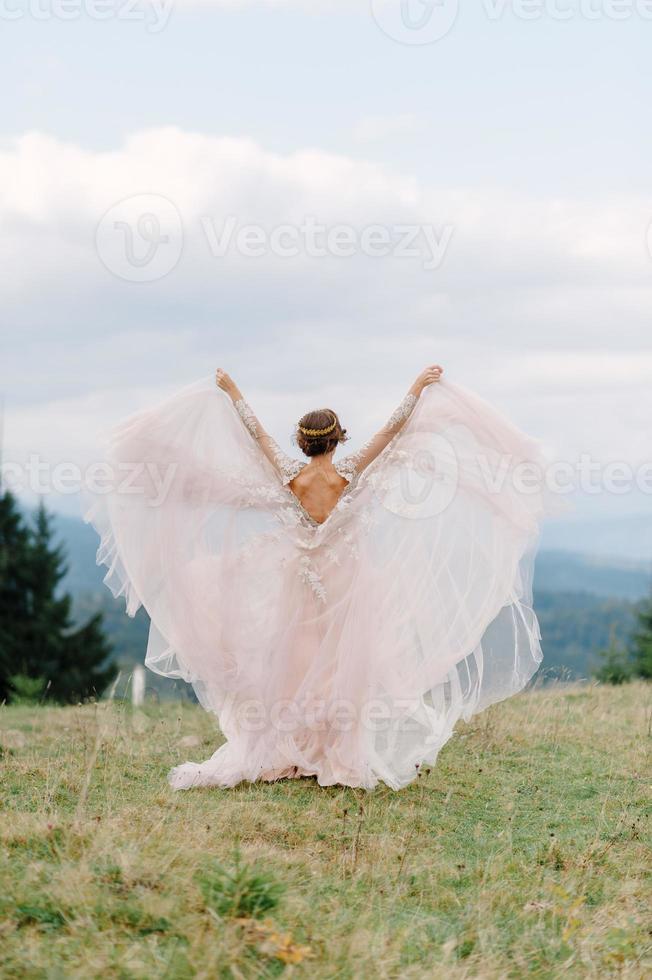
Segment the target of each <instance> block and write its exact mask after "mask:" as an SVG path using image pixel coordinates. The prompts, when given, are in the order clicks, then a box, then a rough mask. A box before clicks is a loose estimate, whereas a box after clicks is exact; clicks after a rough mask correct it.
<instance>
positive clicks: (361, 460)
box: [338, 364, 444, 479]
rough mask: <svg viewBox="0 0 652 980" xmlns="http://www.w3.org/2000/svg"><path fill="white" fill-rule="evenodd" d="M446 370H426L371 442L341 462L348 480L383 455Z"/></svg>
mask: <svg viewBox="0 0 652 980" xmlns="http://www.w3.org/2000/svg"><path fill="white" fill-rule="evenodd" d="M443 371H444V369H443V368H442V367H441V366H440V365H439V364H433V365H431V366H430V367H427V368H425V369H424V370H423V371H422V372H421V374H420V375H419V377H418V378H417V379H416V381H415V382H414V384H413V385H412V387H411V388H410V390H409V391H408V393H407V395H406V396H405V398H404V399H403V401H402V402H401V404H400V405H399V406H398V408H396V409H395V410H394V411H393V412H392V414H391V415H390V417H389V418H388V420H387V422H386V423H385V425H384V426H383V427H382V429H379V430H378V432H377V433H376V434H375V435H374V436H372V437H371V439H370V440H369V442H366V443H365V444H364V446H363V447H362V449H359V450H358V452H357V453H351V455H350V456H346V457H345V458H344V459H343V460H341V462H340V464H339V466H338V469H339V470H340V471H341V472H342V473H343V475H345V476H346V478H347V479H353V477H354V476H358V475H359V474H360V473H362V471H363V470H364V469H365V468H366V467H367V466H369V464H370V463H373V461H374V460H375V459H376V457H377V456H379V455H380V453H382V451H383V449H385V447H386V446H388V445H389V444H390V442H391V441H392V439H393V438H394V436H395V435H397V434H398V433H399V432H400V431H401V429H402V428H403V426H404V425H405V423H406V422H407V420H408V419H409V417H410V415H411V414H412V412H413V411H414V407H415V405H416V403H417V401H418V400H419V398H420V396H421V392H422V391H423V389H424V388H427V387H428V385H431V384H435V382H437V381H439V379H440V378H441V376H442V374H443Z"/></svg>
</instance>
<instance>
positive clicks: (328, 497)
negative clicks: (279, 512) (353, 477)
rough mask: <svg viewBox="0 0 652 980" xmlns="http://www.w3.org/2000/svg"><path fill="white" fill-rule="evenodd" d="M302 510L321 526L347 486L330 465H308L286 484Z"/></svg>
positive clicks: (346, 481) (346, 482)
mask: <svg viewBox="0 0 652 980" xmlns="http://www.w3.org/2000/svg"><path fill="white" fill-rule="evenodd" d="M288 485H289V487H290V490H291V491H292V493H293V494H294V495H295V496H296V497H297V499H298V500H299V503H300V504H301V506H302V507H303V509H304V510H305V511H306V512H307V513H308V514H309V515H310V516H311V517H312V519H313V520H314V521H316V522H317V523H318V524H323V523H324V521H325V520H326V519H327V517H329V515H330V513H331V511H332V510H333V508H334V507H335V506H336V504H337V502H338V500H339V499H340V497H341V496H342V494H343V493H344V491H345V489H346V487H347V486H348V480H345V479H344V477H343V476H340V474H339V473H338V472H337V470H336V469H335V467H334V466H333V464H332V463H329V464H327V465H324V464H323V463H320V464H318V465H316V464H314V463H308V464H307V465H306V466H304V467H303V469H302V470H301V472H300V473H299V474H298V475H297V476H296V477H295V478H294V480H291V481H290V483H289V484H288Z"/></svg>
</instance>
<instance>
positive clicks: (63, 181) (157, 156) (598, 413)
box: [0, 123, 652, 459]
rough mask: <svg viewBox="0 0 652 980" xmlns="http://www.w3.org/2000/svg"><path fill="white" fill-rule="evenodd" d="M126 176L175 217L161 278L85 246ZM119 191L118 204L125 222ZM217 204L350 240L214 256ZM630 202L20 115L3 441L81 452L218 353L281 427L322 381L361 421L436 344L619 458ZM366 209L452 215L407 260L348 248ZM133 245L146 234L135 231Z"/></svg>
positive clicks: (506, 397)
mask: <svg viewBox="0 0 652 980" xmlns="http://www.w3.org/2000/svg"><path fill="white" fill-rule="evenodd" d="M388 125H389V123H388ZM381 128H382V127H380V124H379V128H378V129H377V130H376V132H380V129H381ZM143 194H145V195H151V194H155V195H163V196H164V197H165V198H166V199H168V200H169V201H170V202H172V204H173V205H174V208H175V209H176V210H177V211H178V213H179V215H180V216H181V219H182V222H183V240H182V241H181V242H180V245H181V248H180V254H179V260H178V263H176V264H175V266H174V268H173V269H172V271H171V272H169V274H168V275H166V276H165V277H164V278H162V279H160V280H155V281H153V282H131V281H125V280H123V279H121V278H119V277H116V276H115V275H113V274H112V273H111V272H110V271H108V270H107V268H106V266H105V264H103V262H102V261H101V260H100V259H101V256H98V252H97V250H96V245H95V237H96V230H97V227H98V223H99V222H100V220H101V218H102V216H103V215H104V214H105V212H107V210H108V209H110V208H111V207H112V206H114V205H115V204H116V203H117V202H119V201H122V200H124V199H125V198H132V197H135V196H137V195H143ZM137 211H138V207H137V205H136V204H134V205H133V208H132V211H129V208H127V212H126V214H127V217H128V218H129V220H130V221H131V222H132V232H134V233H135V231H136V230H137V229H136V220H135V219H137V218H138V217H139V215H138V214H137V213H136V212H137ZM229 216H232V218H233V220H234V221H235V222H236V225H237V226H238V227H241V226H242V225H246V224H251V225H256V226H259V227H260V229H261V232H262V234H263V235H264V236H267V241H268V242H269V236H270V235H271V233H272V232H273V231H274V230H275V229H277V230H278V228H279V226H281V225H288V226H293V227H294V228H295V230H299V229H300V228H301V227H302V226H303V225H305V223H306V220H307V219H309V218H312V219H314V220H315V221H317V222H319V223H321V224H323V225H324V226H326V227H327V228H329V229H331V230H332V229H333V228H335V226H337V225H346V226H348V227H349V229H350V230H351V232H352V233H353V234H354V236H357V239H356V240H357V245H356V248H357V249H358V253H357V254H354V255H352V256H351V257H349V258H345V257H341V256H340V257H337V256H334V255H326V256H324V257H316V256H314V255H310V254H307V250H306V248H305V247H304V246H305V242H304V243H303V245H302V244H301V238H300V235H299V236H298V237H299V243H300V247H299V252H298V254H297V255H295V256H294V257H292V258H288V257H282V256H280V255H278V254H273V252H269V250H268V251H267V253H266V254H263V255H261V256H259V257H250V256H247V255H245V254H243V253H242V250H240V251H238V250H237V249H235V248H233V247H232V248H231V249H229V250H228V252H227V254H226V255H225V256H224V257H222V258H220V257H216V256H215V255H214V254H212V253H211V249H210V247H209V243H208V241H207V238H206V234H205V227H206V223H207V222H208V224H209V225H210V226H211V227H212V228H213V230H214V232H215V234H216V235H217V236H218V237H219V235H220V233H221V231H222V229H223V226H224V223H225V221H227V219H228V218H229ZM651 217H652V213H651V209H650V204H649V202H648V201H645V200H641V199H638V198H636V197H634V196H632V195H627V194H625V193H623V195H622V196H621V197H620V198H619V199H617V200H616V199H612V200H606V201H603V200H596V201H589V200H581V201H580V200H550V199H545V198H535V197H530V198H526V197H523V196H519V195H517V194H514V193H511V192H510V191H509V190H502V191H497V190H495V189H489V188H482V187H460V188H459V189H457V190H455V191H446V192H443V191H441V190H440V189H438V187H437V185H436V181H435V180H434V179H433V183H432V184H431V185H424V184H422V183H419V182H418V181H416V180H415V179H414V178H412V177H411V176H410V175H409V174H407V175H405V174H397V173H394V172H391V171H390V170H388V169H386V168H384V167H382V166H380V165H378V164H376V163H374V162H373V161H361V160H355V159H351V158H348V157H346V156H341V155H334V154H329V153H325V152H322V151H320V150H317V149H309V148H308V149H305V150H302V151H299V152H296V153H290V154H287V155H282V154H278V153H273V152H270V151H268V150H266V149H264V148H263V147H261V146H260V145H259V144H257V143H255V142H253V141H251V140H244V139H234V138H226V137H215V136H206V135H203V134H199V133H192V132H186V131H182V130H180V129H176V128H172V127H168V128H161V129H154V130H149V131H143V132H139V133H136V134H134V135H132V136H131V137H129V138H128V139H127V140H126V141H125V143H124V145H122V146H121V147H118V148H116V149H113V150H111V151H104V152H98V151H89V150H87V149H84V148H83V147H80V146H76V145H71V144H66V143H64V142H61V141H59V140H56V139H53V138H51V137H48V136H44V135H42V134H39V133H29V134H25V135H24V136H22V137H20V138H18V139H15V140H11V141H5V143H4V145H3V146H2V148H1V150H0V221H2V225H3V228H4V235H3V239H2V243H1V244H0V303H1V305H2V309H3V311H4V313H3V317H4V326H3V327H2V335H3V345H4V348H5V355H4V357H3V367H4V371H3V380H2V386H3V387H4V388H5V389H6V392H7V442H8V448H9V450H11V452H12V453H14V454H15V456H16V457H21V458H22V457H24V455H25V454H26V453H27V452H28V451H30V450H38V451H42V452H43V453H45V454H49V455H50V456H57V455H58V456H59V457H61V456H62V454H65V455H66V456H72V457H73V458H74V457H75V456H78V457H81V456H83V455H85V454H87V453H88V452H89V451H90V449H89V441H90V439H91V437H90V432H91V430H93V429H95V428H102V427H104V426H106V425H108V424H109V423H110V421H111V419H112V418H113V417H114V416H115V414H117V413H120V414H122V413H123V412H126V411H130V410H132V409H134V408H137V407H139V406H140V405H141V404H143V403H144V401H143V399H146V398H147V397H148V396H149V395H150V394H151V392H153V391H160V390H171V389H172V388H173V387H174V385H175V384H177V383H178V384H183V383H185V382H187V381H189V380H192V378H193V377H196V376H200V375H203V374H206V373H209V372H210V371H212V369H213V368H214V367H215V366H216V363H223V364H224V365H225V366H227V367H229V368H230V369H231V370H232V371H233V373H235V374H236V375H237V376H238V377H239V378H241V379H242V381H243V384H245V385H246V386H247V390H248V392H249V393H250V394H251V396H252V398H256V399H257V406H260V408H261V411H263V412H267V416H266V417H267V418H269V420H270V424H271V425H273V426H275V427H276V431H278V432H279V436H280V437H281V438H282V436H283V433H284V432H287V431H288V429H289V425H288V423H287V418H288V417H289V418H294V417H295V416H297V415H298V414H301V413H302V411H304V410H305V406H306V403H307V402H308V401H309V400H310V401H312V400H313V399H314V400H316V401H317V402H319V403H321V402H323V401H324V400H328V401H329V402H333V401H334V400H337V407H341V408H342V410H343V411H344V412H346V413H347V414H346V418H347V420H350V425H349V427H350V428H351V429H352V430H353V431H354V436H355V435H357V434H358V433H359V434H360V435H361V436H362V435H366V434H367V432H368V429H369V428H370V427H371V426H373V424H374V420H379V417H381V416H382V414H383V413H384V411H386V410H390V409H391V408H392V407H393V404H392V403H393V401H394V400H395V399H396V397H397V396H398V395H400V393H401V392H402V390H403V388H405V387H406V386H407V384H408V383H409V381H410V378H411V375H412V373H413V372H415V371H416V370H417V369H418V368H419V367H420V366H421V363H422V362H427V361H431V360H432V359H433V358H435V357H436V358H437V359H438V360H442V361H444V362H445V363H446V365H447V367H449V371H450V374H451V375H452V376H454V377H457V378H459V379H460V380H462V381H463V382H464V383H466V384H468V385H470V386H471V387H477V388H479V389H480V390H481V391H482V392H483V393H484V394H485V395H486V396H488V397H490V398H492V399H494V400H496V401H497V402H498V403H499V404H501V405H502V406H503V407H504V408H505V409H507V410H508V411H510V413H512V414H513V415H514V416H515V417H516V419H517V420H518V421H519V422H520V423H521V424H522V425H524V426H526V427H528V428H530V429H532V430H533V431H534V432H535V433H536V434H537V435H539V436H541V437H542V438H544V440H545V441H546V442H547V443H548V444H549V445H550V446H551V447H553V448H554V450H555V451H558V452H560V453H562V454H563V453H566V454H572V453H576V452H579V451H581V450H582V448H584V447H590V449H591V451H593V452H599V453H601V454H603V455H604V456H610V457H611V458H621V457H622V458H631V459H639V458H641V456H642V455H643V454H644V453H645V452H647V451H648V450H647V435H646V433H645V432H644V426H643V420H644V419H645V417H647V418H649V415H650V411H651V410H652V395H651V393H650V388H649V385H648V384H647V378H648V377H649V372H650V367H652V364H651V362H650V356H651V355H650V352H649V341H648V330H649V318H650V309H651V305H652V304H651V300H652V259H651V258H650V256H649V254H648V252H647V250H646V244H645V235H646V229H647V226H648V224H649V221H650V218H651ZM202 221H203V223H204V224H203V226H202ZM376 225H379V226H382V227H384V228H385V229H389V231H390V232H391V233H392V234H394V233H395V232H396V229H397V228H398V227H399V226H401V225H414V226H416V227H418V226H419V225H425V226H433V227H434V228H435V230H436V232H437V234H440V233H441V231H442V229H444V228H445V227H446V226H450V228H451V229H452V238H451V240H450V243H449V245H448V249H447V251H446V253H445V257H444V260H443V262H442V263H441V266H440V267H439V268H436V269H427V268H424V261H423V254H422V255H421V256H416V257H412V258H409V257H407V258H406V257H400V256H398V255H396V254H390V255H388V256H385V257H383V258H381V257H370V256H369V255H364V254H359V246H360V236H361V235H362V233H363V232H364V230H365V229H368V228H369V227H371V226H376ZM112 227H113V226H112V225H111V224H110V223H109V231H110V230H111V228H112ZM166 228H167V226H166V225H163V226H162V229H161V230H162V233H163V234H165V233H166ZM116 234H118V235H119V234H120V233H119V232H117V233H116ZM125 234H126V233H125ZM134 241H135V246H134V247H136V246H137V247H138V249H139V250H140V251H139V253H138V254H139V255H140V256H142V255H143V254H145V253H144V251H143V250H144V249H146V247H147V243H146V241H139V240H138V238H137V236H136V237H135V239H134ZM420 242H421V248H422V253H423V251H424V244H425V243H424V240H423V238H422V239H421V240H420ZM114 244H115V243H114ZM118 244H122V245H124V239H120V240H119V241H118ZM168 246H170V247H173V246H174V241H172V242H168ZM100 251H101V249H100ZM354 251H355V249H354ZM104 258H105V260H106V256H104ZM109 264H110V262H109ZM127 271H128V270H127ZM82 417H83V419H84V421H83V424H82V423H81V422H80V421H79V419H80V418H82ZM76 418H77V419H78V421H77V422H76V421H75V419H76ZM356 441H357V440H356Z"/></svg>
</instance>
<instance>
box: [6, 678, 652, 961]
mask: <svg viewBox="0 0 652 980" xmlns="http://www.w3.org/2000/svg"><path fill="white" fill-rule="evenodd" d="M651 723H652V687H650V686H645V685H644V684H642V683H637V684H631V685H628V686H625V687H622V688H600V687H585V688H582V687H566V688H555V689H542V690H538V691H534V692H531V693H529V694H525V695H522V696H520V697H518V698H514V699H512V700H511V701H509V702H506V703H504V704H501V705H497V706H495V707H494V708H492V709H490V710H489V711H488V712H485V713H484V714H482V715H480V716H479V717H478V718H477V719H476V720H475V721H474V722H473V723H472V724H470V725H466V726H462V727H461V728H460V730H459V732H458V734H457V735H456V736H455V738H454V739H453V740H452V741H451V742H450V743H449V744H448V745H447V746H446V748H445V749H444V751H443V752H442V753H441V756H440V758H439V760H438V763H437V765H436V767H435V768H434V769H433V770H432V771H431V772H429V773H425V772H424V774H423V775H422V776H421V778H420V779H419V780H418V781H417V782H415V784H414V785H412V786H411V787H409V788H408V789H406V790H403V791H402V792H400V793H392V792H391V791H389V790H387V789H384V788H382V789H379V790H377V791H376V792H374V793H371V794H366V793H364V792H362V791H356V790H348V789H341V788H331V789H320V788H319V787H318V786H316V784H315V783H314V782H312V781H307V780H302V781H295V782H282V783H278V784H275V785H271V786H270V785H254V786H250V785H244V786H241V787H239V788H237V789H235V790H230V791H222V790H194V791H191V792H188V793H180V794H173V793H172V792H171V791H170V790H169V789H168V787H167V783H166V782H165V774H166V772H167V770H168V768H169V767H170V766H171V765H172V764H174V763H176V762H178V761H182V760H184V759H186V758H189V757H190V758H195V759H199V758H204V757H206V756H207V755H209V754H210V752H211V751H212V750H213V748H214V747H215V743H216V737H215V734H214V730H213V725H212V721H211V719H210V718H209V717H208V716H207V715H205V714H204V713H203V712H202V711H201V710H200V709H199V708H195V707H192V706H189V705H163V706H160V707H159V706H156V705H150V706H148V707H147V708H146V709H144V710H138V711H132V710H131V709H130V708H129V707H128V706H124V705H119V704H101V705H85V706H82V707H78V708H41V709H28V708H20V707H15V708H7V707H5V708H3V709H2V710H1V711H0V729H1V733H0V744H2V746H3V757H2V760H1V761H2V767H3V771H2V789H1V791H0V806H1V810H0V814H1V821H2V824H1V833H2V851H1V857H0V862H1V870H0V874H1V878H2V886H1V888H0V948H1V950H2V959H3V965H2V967H1V968H0V969H1V975H2V976H3V977H11V978H14V977H15V978H19V977H20V978H21V980H22V978H41V977H42V978H48V980H58V978H66V980H67V978H84V980H87V978H90V977H99V976H102V977H119V978H148V980H149V978H152V977H156V978H163V977H168V978H185V977H202V978H216V977H235V978H237V977H260V976H269V977H272V976H278V975H280V974H282V973H291V974H294V975H296V976H306V977H337V978H347V977H374V978H375V977H402V978H403V977H405V978H412V977H426V976H427V977H446V978H461V977H482V978H494V977H495V978H498V977H501V978H502V977H524V976H528V977H558V976H571V977H606V976H618V977H625V978H634V977H635V978H639V977H644V976H646V975H647V976H649V975H651V973H652V918H651V916H650V907H651V905H652V903H651V901H650V899H651V897H652V896H651V891H652V888H651V883H650V879H651V862H650V848H649V843H650V842H649V835H648V834H649V816H650V800H651V788H652V787H651V783H652V773H651V772H650V768H649V748H650V745H651V743H652V737H651ZM189 735H195V736H198V744H197V745H196V746H195V747H194V748H186V747H180V746H179V742H180V740H181V739H182V738H184V737H187V736H189ZM238 851H239V852H240V854H241V858H240V859H239V858H238V856H237V852H238ZM216 862H219V864H220V865H221V866H222V872H219V870H218V869H216V867H215V865H216ZM224 870H226V872H231V873H233V877H232V878H231V879H229V878H228V876H227V878H226V879H225V878H224V874H223V871H224ZM225 880H227V881H231V882H232V885H230V886H228V887H226V886H225V885H224V881H225ZM207 882H208V884H207ZM233 882H235V884H233ZM276 884H278V885H279V886H283V888H282V891H283V893H282V895H280V897H279V895H277V894H276V888H275V885H276ZM225 887H226V890H225ZM230 887H231V888H232V892H233V894H232V892H230V891H229V888H230ZM234 896H235V897H234ZM255 896H263V898H262V902H263V905H262V906H261V908H263V907H264V911H261V915H262V916H263V917H262V918H255V916H256V911H255V910H254V912H253V913H252V912H251V908H252V907H253V906H252V901H253V900H254V898H255ZM248 903H249V904H248ZM243 909H245V910H246V909H249V910H250V911H249V913H245V914H243Z"/></svg>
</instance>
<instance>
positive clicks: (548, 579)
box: [55, 515, 652, 692]
mask: <svg viewBox="0 0 652 980" xmlns="http://www.w3.org/2000/svg"><path fill="white" fill-rule="evenodd" d="M55 527H56V529H57V530H58V532H59V535H60V537H61V539H62V541H63V543H64V544H65V547H66V550H67V553H68V564H69V571H68V575H67V578H66V581H65V587H66V589H67V590H68V591H69V592H71V594H72V595H73V596H74V598H75V610H76V615H77V616H78V618H79V619H80V620H81V619H84V618H86V617H87V616H88V615H89V614H90V613H91V612H94V611H95V610H97V609H101V610H102V611H103V613H104V616H105V626H106V630H107V633H108V634H109V636H110V639H111V642H112V643H113V646H114V655H115V657H116V659H117V660H118V661H119V662H120V663H121V664H122V665H124V666H125V667H126V668H127V669H128V667H129V665H133V664H134V663H138V662H140V663H142V661H143V658H144V655H145V649H146V646H147V632H148V625H149V623H148V618H147V616H146V614H145V613H144V612H143V611H142V610H141V611H140V612H139V614H138V615H137V616H136V618H135V619H129V618H128V617H127V616H126V614H125V612H124V602H123V600H121V599H120V600H115V599H113V597H112V596H111V594H110V593H109V591H108V590H107V588H106V586H104V585H103V582H102V580H103V577H104V572H105V569H104V568H98V566H97V565H96V563H95V553H96V551H97V546H98V539H97V535H96V534H95V532H94V531H93V529H92V528H90V527H89V526H88V525H86V524H84V523H83V522H82V521H80V520H79V519H75V518H71V517H64V516H60V515H56V517H55ZM639 529H640V527H639ZM571 538H572V540H576V538H575V537H573V536H571V535H569V536H568V540H570V539H571ZM577 540H583V537H582V534H580V535H579V538H577ZM601 540H604V538H602V539H601ZM565 543H568V542H565ZM587 550H588V551H589V553H587V554H581V553H575V552H573V551H570V550H568V549H567V548H561V547H558V548H554V549H550V548H548V549H545V548H544V549H543V550H542V551H540V552H539V555H538V557H537V563H536V569H535V577H534V591H535V608H536V610H537V613H538V615H539V621H540V624H541V632H542V640H543V649H544V667H545V668H546V672H548V673H551V674H553V675H554V674H559V673H562V672H564V671H567V672H569V673H570V674H571V675H573V676H587V674H588V673H589V672H590V669H591V666H592V665H593V664H595V663H596V661H597V652H598V651H599V650H600V649H602V648H604V647H605V646H607V644H608V643H609V638H610V635H611V634H612V633H613V634H614V635H615V636H616V637H618V638H620V639H622V640H623V641H625V640H626V639H627V636H628V634H629V633H630V632H631V629H632V626H633V623H634V612H635V603H636V602H637V601H638V600H640V599H641V598H643V597H644V596H646V595H647V594H648V593H649V590H650V582H651V576H650V565H649V563H647V562H645V561H634V560H631V559H625V558H623V557H622V556H620V557H615V558H610V559H609V558H604V557H596V556H595V555H593V554H591V553H590V549H587ZM650 553H652V549H651V552H650ZM148 684H152V685H153V686H154V687H157V688H159V690H160V691H161V692H166V691H169V690H172V689H174V690H178V689H179V687H178V685H177V686H174V688H170V687H169V686H167V687H166V682H165V681H163V679H160V680H157V679H155V678H154V677H151V678H150V677H149V676H148ZM181 687H182V688H185V685H181Z"/></svg>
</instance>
